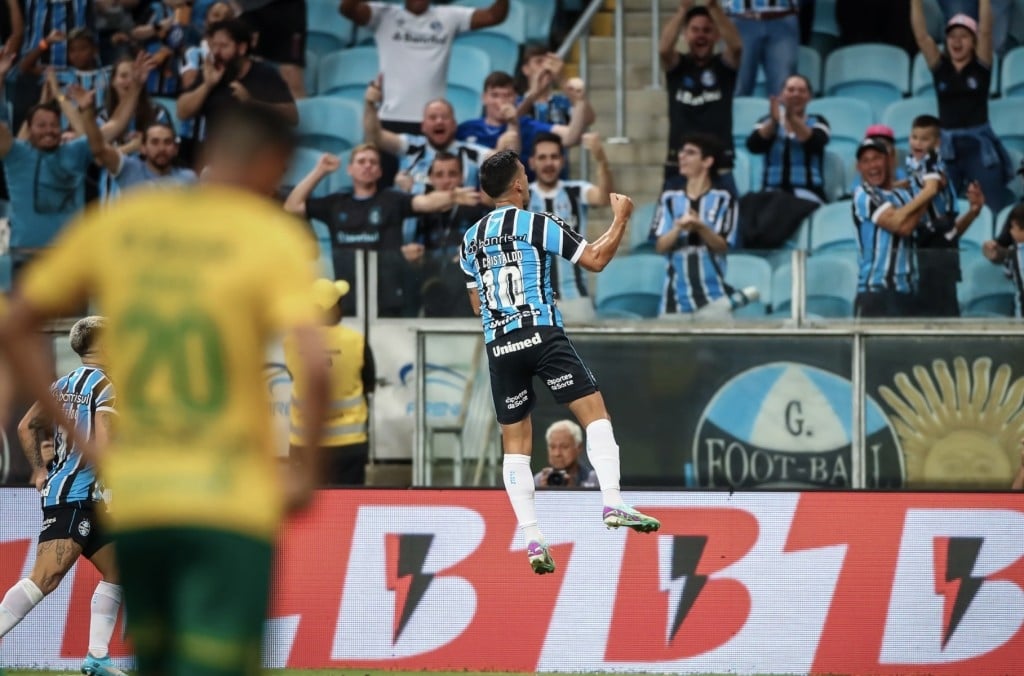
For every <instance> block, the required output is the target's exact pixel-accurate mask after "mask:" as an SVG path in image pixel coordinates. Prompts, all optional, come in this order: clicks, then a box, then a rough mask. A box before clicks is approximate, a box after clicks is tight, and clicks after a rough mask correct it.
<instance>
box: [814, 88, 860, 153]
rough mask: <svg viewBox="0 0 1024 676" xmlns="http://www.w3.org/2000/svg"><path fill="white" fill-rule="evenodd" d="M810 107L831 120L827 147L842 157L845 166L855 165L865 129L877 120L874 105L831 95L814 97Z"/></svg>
mask: <svg viewBox="0 0 1024 676" xmlns="http://www.w3.org/2000/svg"><path fill="white" fill-rule="evenodd" d="M807 110H808V111H809V112H812V113H818V114H820V115H822V116H824V118H825V119H826V120H828V126H829V128H830V129H831V137H830V138H829V142H828V149H829V150H830V151H832V152H834V153H836V154H837V155H839V157H841V158H842V159H843V166H850V165H852V164H853V162H854V160H855V158H856V155H857V146H859V145H860V142H861V140H862V139H863V138H864V132H865V130H867V128H868V127H869V126H870V125H871V123H872V122H874V113H873V111H872V109H871V106H870V105H868V104H867V103H865V102H864V101H860V100H858V99H851V98H849V97H839V96H834V97H832V96H830V97H824V98H820V99H813V100H811V102H810V103H809V104H808V106H807Z"/></svg>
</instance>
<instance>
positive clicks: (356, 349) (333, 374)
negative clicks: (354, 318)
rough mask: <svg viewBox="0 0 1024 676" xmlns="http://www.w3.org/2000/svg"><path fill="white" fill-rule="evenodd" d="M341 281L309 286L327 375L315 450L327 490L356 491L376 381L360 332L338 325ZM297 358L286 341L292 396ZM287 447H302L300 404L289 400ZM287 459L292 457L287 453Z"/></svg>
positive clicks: (344, 286) (362, 478) (344, 288)
mask: <svg viewBox="0 0 1024 676" xmlns="http://www.w3.org/2000/svg"><path fill="white" fill-rule="evenodd" d="M349 289H350V286H349V283H348V282H347V281H345V280H343V279H339V280H338V281H333V280H330V279H318V280H316V282H314V284H313V293H312V297H313V303H314V305H316V307H317V308H318V309H319V310H320V311H321V312H322V316H323V325H324V329H323V336H324V344H325V347H326V349H327V353H326V354H325V355H324V358H325V359H326V360H327V365H328V370H329V373H330V393H331V396H330V404H329V408H328V417H327V422H326V426H325V428H324V435H323V441H322V442H321V448H320V466H321V469H322V476H323V477H324V483H325V484H326V485H328V486H361V485H363V484H364V483H366V461H367V460H368V459H369V449H370V446H369V437H368V421H369V403H368V396H369V395H370V394H371V393H372V392H373V389H374V385H375V384H376V380H377V373H376V367H375V366H374V362H373V352H372V351H371V350H370V346H369V344H368V343H367V342H366V338H365V337H364V336H363V334H361V333H360V332H359V331H356V330H355V329H351V328H349V327H347V326H343V325H342V324H341V317H342V311H341V299H342V298H344V297H345V295H346V294H347V293H348V292H349ZM298 359H299V355H298V354H297V352H296V349H295V345H294V344H292V343H291V342H289V341H285V345H284V361H285V365H286V366H287V367H288V370H289V371H290V372H291V373H292V376H293V378H295V382H294V383H293V388H292V391H293V392H301V391H302V383H301V382H299V380H300V378H301V376H300V373H301V371H298V370H296V369H293V368H292V365H293V364H297V363H298ZM290 415H291V433H290V437H289V442H290V444H291V445H292V447H293V448H294V447H296V446H298V445H300V444H301V443H302V439H303V438H304V437H303V425H304V422H303V414H302V402H301V401H299V400H298V399H296V398H295V397H294V396H293V397H292V400H291V412H290ZM291 455H292V458H293V459H294V458H295V454H294V453H291Z"/></svg>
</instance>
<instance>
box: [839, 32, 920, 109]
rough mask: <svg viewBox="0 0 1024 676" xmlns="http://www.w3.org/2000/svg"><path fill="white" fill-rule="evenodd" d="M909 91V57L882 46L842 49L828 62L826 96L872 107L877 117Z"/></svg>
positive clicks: (900, 51)
mask: <svg viewBox="0 0 1024 676" xmlns="http://www.w3.org/2000/svg"><path fill="white" fill-rule="evenodd" d="M909 89H910V57H909V56H907V53H906V51H904V50H902V49H900V48H899V47H893V46H891V45H880V44H866V45H851V46H849V47H841V48H839V49H837V50H835V51H834V52H832V53H831V54H829V56H828V60H827V61H826V62H825V87H824V94H825V95H826V96H848V97H853V98H857V99H860V100H861V101H864V102H867V103H869V104H870V105H871V107H872V109H873V111H874V117H875V118H876V119H877V118H879V117H881V115H882V111H883V110H885V107H886V106H887V105H889V104H890V103H892V102H894V101H898V100H900V99H901V98H903V94H904V93H905V92H907V91H908V90H909Z"/></svg>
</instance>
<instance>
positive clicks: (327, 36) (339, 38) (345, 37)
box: [306, 0, 355, 68]
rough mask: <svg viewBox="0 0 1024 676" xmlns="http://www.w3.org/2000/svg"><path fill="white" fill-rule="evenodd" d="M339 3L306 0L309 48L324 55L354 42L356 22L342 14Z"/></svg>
mask: <svg viewBox="0 0 1024 676" xmlns="http://www.w3.org/2000/svg"><path fill="white" fill-rule="evenodd" d="M338 4H339V3H338V2H336V1H335V0H306V49H307V50H309V51H311V52H314V53H316V54H318V55H320V56H323V55H324V54H329V53H330V52H336V51H338V50H340V49H345V48H346V47H348V46H349V45H351V44H352V36H353V32H354V30H355V24H353V23H352V22H351V21H349V20H348V19H346V18H345V17H343V16H342V15H341V12H339V11H338ZM306 67H307V68H308V67H309V64H306Z"/></svg>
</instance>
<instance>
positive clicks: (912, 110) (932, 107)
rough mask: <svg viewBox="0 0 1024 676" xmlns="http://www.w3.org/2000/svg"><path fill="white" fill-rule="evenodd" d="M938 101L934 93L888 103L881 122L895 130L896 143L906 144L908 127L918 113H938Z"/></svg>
mask: <svg viewBox="0 0 1024 676" xmlns="http://www.w3.org/2000/svg"><path fill="white" fill-rule="evenodd" d="M938 114H939V103H938V101H936V100H935V95H934V94H927V95H923V96H914V97H911V98H909V99H903V100H902V101H896V102H895V103H890V104H889V105H888V107H886V109H885V111H884V112H883V113H882V124H887V125H889V126H890V127H892V130H893V131H894V132H896V145H897V146H905V145H907V141H908V139H910V127H911V125H912V124H913V122H914V118H915V117H917V116H918V115H938Z"/></svg>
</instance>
